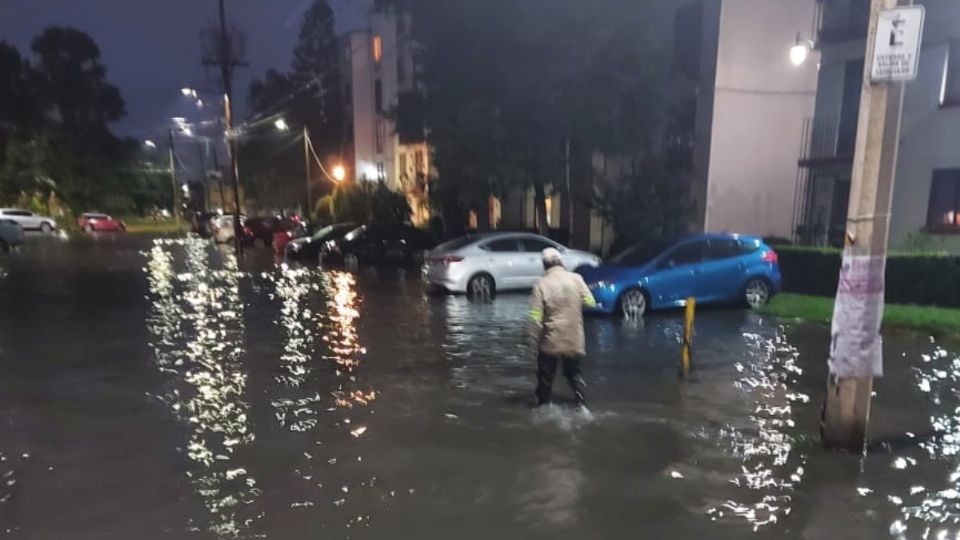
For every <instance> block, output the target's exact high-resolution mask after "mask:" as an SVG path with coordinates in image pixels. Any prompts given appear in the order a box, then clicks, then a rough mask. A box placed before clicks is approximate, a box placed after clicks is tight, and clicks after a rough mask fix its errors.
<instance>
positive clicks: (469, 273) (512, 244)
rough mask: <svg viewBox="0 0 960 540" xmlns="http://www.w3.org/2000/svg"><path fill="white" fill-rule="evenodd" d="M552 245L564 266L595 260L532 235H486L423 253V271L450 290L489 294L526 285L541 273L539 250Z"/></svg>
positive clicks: (571, 267)
mask: <svg viewBox="0 0 960 540" xmlns="http://www.w3.org/2000/svg"><path fill="white" fill-rule="evenodd" d="M551 247H552V248H556V249H557V250H559V251H560V254H561V256H562V257H563V265H564V266H565V267H566V268H567V269H568V270H576V269H578V268H582V267H585V266H597V265H599V264H600V258H599V257H597V256H596V255H594V254H593V253H588V252H586V251H577V250H573V249H568V248H566V247H564V246H561V245H560V244H558V243H556V242H554V241H553V240H550V239H549V238H544V237H542V236H537V235H535V234H525V233H489V234H480V235H475V236H465V237H463V238H458V239H456V240H451V241H450V242H447V243H445V244H441V245H440V246H438V247H437V248H436V249H434V250H432V251H430V252H428V253H427V255H426V258H425V263H426V264H424V267H423V274H424V277H425V279H426V280H427V282H428V283H429V284H430V285H433V286H435V287H438V288H441V289H444V290H446V291H448V292H452V293H469V294H471V295H477V296H479V295H483V296H491V295H493V294H495V293H496V292H497V291H506V290H522V289H530V288H532V287H533V285H534V284H535V283H536V282H537V280H538V279H540V277H541V276H542V275H543V263H542V262H541V260H540V254H541V252H542V251H543V250H544V249H547V248H551Z"/></svg>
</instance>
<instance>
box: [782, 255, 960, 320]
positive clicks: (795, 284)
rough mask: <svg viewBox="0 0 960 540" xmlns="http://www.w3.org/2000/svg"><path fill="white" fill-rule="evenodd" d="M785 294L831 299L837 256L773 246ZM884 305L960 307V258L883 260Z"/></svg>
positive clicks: (837, 270)
mask: <svg viewBox="0 0 960 540" xmlns="http://www.w3.org/2000/svg"><path fill="white" fill-rule="evenodd" d="M774 249H775V250H776V252H777V254H778V255H779V256H780V271H781V273H782V274H783V289H784V291H785V292H792V293H798V294H812V295H818V296H833V295H835V294H836V293H837V280H838V279H839V275H840V259H841V252H840V250H838V249H814V248H802V247H793V246H776V247H775V248H774ZM886 301H887V302H889V303H892V304H916V305H922V306H942V307H960V257H956V256H948V255H921V254H891V255H890V256H889V257H888V258H887V272H886Z"/></svg>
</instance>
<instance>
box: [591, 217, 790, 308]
mask: <svg viewBox="0 0 960 540" xmlns="http://www.w3.org/2000/svg"><path fill="white" fill-rule="evenodd" d="M581 273H582V275H583V278H584V280H585V281H586V282H587V285H588V286H589V287H590V290H591V291H592V292H593V297H594V298H595V299H596V301H597V307H596V308H594V309H592V311H595V312H599V313H607V314H612V313H618V314H621V315H624V316H627V317H638V316H642V315H643V314H644V313H645V312H646V311H647V310H648V309H664V308H671V307H680V306H683V305H685V304H686V301H687V298H690V297H693V298H696V300H697V303H700V304H712V303H744V304H747V305H748V306H750V307H753V308H758V307H761V306H763V305H764V304H766V303H767V302H768V301H769V300H770V298H771V297H772V296H773V295H774V294H776V293H777V292H779V291H780V287H781V285H782V283H783V279H782V278H781V276H780V265H779V264H778V261H777V254H776V252H774V251H773V250H772V249H770V247H769V246H767V245H766V244H765V243H764V242H763V241H762V240H761V239H760V238H757V237H753V236H741V235H737V234H701V235H696V236H690V237H687V238H684V239H682V240H680V241H677V242H675V243H673V244H670V245H668V246H665V247H664V248H663V249H658V248H657V247H653V248H650V247H647V246H634V247H632V248H630V249H627V250H626V251H624V252H623V253H620V254H619V255H617V256H616V257H613V258H612V259H610V260H609V261H607V263H606V264H604V265H602V266H600V267H597V268H585V269H583V270H582V271H581Z"/></svg>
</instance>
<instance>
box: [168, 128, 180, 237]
mask: <svg viewBox="0 0 960 540" xmlns="http://www.w3.org/2000/svg"><path fill="white" fill-rule="evenodd" d="M167 138H168V142H169V143H170V188H171V192H172V193H173V203H172V206H173V208H171V209H170V210H171V211H172V212H173V222H174V223H175V224H176V225H177V232H179V231H180V203H179V197H178V196H177V195H178V193H177V157H176V154H174V150H173V129H168V130H167Z"/></svg>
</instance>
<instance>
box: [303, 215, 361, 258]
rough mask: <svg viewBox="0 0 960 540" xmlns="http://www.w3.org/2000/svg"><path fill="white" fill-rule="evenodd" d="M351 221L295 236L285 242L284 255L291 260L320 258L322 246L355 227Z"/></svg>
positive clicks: (341, 236) (339, 237)
mask: <svg viewBox="0 0 960 540" xmlns="http://www.w3.org/2000/svg"><path fill="white" fill-rule="evenodd" d="M356 228H357V226H356V225H355V224H353V223H335V224H333V225H327V226H326V227H324V228H322V229H320V230H319V231H317V232H315V233H314V234H312V235H311V236H305V237H303V238H297V239H294V240H291V241H290V242H288V243H287V248H286V256H287V258H288V259H291V260H298V261H313V262H317V261H319V260H320V252H321V251H323V248H324V246H326V245H327V244H328V243H330V242H334V241H336V240H339V239H341V238H343V237H344V236H345V235H346V234H347V233H349V232H350V231H352V230H354V229H356Z"/></svg>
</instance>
